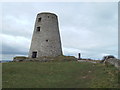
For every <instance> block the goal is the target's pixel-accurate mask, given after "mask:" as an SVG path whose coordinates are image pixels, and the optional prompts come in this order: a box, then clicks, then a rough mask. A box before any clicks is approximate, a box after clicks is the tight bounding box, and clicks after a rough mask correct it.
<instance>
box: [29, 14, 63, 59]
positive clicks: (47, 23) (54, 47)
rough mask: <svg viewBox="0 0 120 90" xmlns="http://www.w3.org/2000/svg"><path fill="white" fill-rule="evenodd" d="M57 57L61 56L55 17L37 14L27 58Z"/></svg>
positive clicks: (53, 15)
mask: <svg viewBox="0 0 120 90" xmlns="http://www.w3.org/2000/svg"><path fill="white" fill-rule="evenodd" d="M59 55H62V48H61V40H60V34H59V26H58V18H57V15H55V14H53V13H48V12H44V13H39V14H37V18H36V22H35V27H34V32H33V36H32V41H31V47H30V51H29V57H30V58H39V57H42V56H48V57H49V56H50V57H55V56H59Z"/></svg>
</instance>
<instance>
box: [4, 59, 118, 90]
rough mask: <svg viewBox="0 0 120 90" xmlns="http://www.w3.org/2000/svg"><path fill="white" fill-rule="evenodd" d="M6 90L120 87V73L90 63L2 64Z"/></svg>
mask: <svg viewBox="0 0 120 90" xmlns="http://www.w3.org/2000/svg"><path fill="white" fill-rule="evenodd" d="M2 69H3V70H2V74H3V75H2V83H3V88H119V87H120V83H118V76H119V77H120V74H118V73H119V71H118V70H117V69H116V68H115V67H113V66H105V65H103V64H94V63H89V62H82V63H81V62H76V61H70V62H66V61H65V62H57V61H56V62H9V63H3V65H2Z"/></svg>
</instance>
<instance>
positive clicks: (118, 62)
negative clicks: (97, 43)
mask: <svg viewBox="0 0 120 90" xmlns="http://www.w3.org/2000/svg"><path fill="white" fill-rule="evenodd" d="M105 63H110V64H112V65H114V66H115V67H116V68H118V69H119V70H120V60H119V59H115V58H110V59H107V60H106V61H105Z"/></svg>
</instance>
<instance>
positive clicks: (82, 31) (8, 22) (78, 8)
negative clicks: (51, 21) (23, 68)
mask: <svg viewBox="0 0 120 90" xmlns="http://www.w3.org/2000/svg"><path fill="white" fill-rule="evenodd" d="M40 12H52V13H55V14H57V15H58V19H59V28H60V36H61V41H62V49H63V53H64V55H72V56H76V57H77V55H78V53H79V52H80V53H81V55H82V58H92V59H102V57H103V56H104V55H114V56H116V57H117V55H118V3H117V2H60V3H58V2H56V3H55V2H46V3H42V2H36V3H33V2H32V3H30V2H28V3H27V2H26V3H20V2H18V3H13V2H11V3H2V22H1V23H2V27H1V26H0V28H1V30H2V32H1V33H0V36H1V37H2V59H3V60H12V58H13V57H14V56H16V55H22V56H24V55H25V56H27V55H28V52H29V48H30V43H31V38H32V33H33V30H34V23H35V19H36V15H37V13H40Z"/></svg>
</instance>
